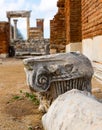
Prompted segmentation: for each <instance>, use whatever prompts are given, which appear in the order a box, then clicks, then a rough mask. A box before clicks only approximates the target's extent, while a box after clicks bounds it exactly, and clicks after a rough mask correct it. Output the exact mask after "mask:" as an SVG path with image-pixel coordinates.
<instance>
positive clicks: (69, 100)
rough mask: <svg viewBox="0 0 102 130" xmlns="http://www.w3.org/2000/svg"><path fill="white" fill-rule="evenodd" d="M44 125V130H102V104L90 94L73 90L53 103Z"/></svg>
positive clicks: (44, 117) (43, 120)
mask: <svg viewBox="0 0 102 130" xmlns="http://www.w3.org/2000/svg"><path fill="white" fill-rule="evenodd" d="M42 123H43V126H44V130H101V129H102V104H101V103H99V102H98V101H97V100H95V99H94V98H93V97H92V96H91V95H90V94H89V93H85V92H82V91H79V90H71V91H68V92H66V93H65V94H63V95H60V96H59V97H58V98H57V99H56V100H55V101H54V102H53V103H52V105H51V106H50V108H49V110H48V113H47V114H45V115H44V116H43V117H42Z"/></svg>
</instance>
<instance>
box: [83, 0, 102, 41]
mask: <svg viewBox="0 0 102 130" xmlns="http://www.w3.org/2000/svg"><path fill="white" fill-rule="evenodd" d="M97 35H102V0H82V38H83V39H85V38H90V37H94V36H97Z"/></svg>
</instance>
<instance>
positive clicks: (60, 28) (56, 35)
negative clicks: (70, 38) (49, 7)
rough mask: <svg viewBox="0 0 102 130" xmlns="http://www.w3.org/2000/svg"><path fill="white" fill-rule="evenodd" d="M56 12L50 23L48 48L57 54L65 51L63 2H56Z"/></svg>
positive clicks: (61, 0)
mask: <svg viewBox="0 0 102 130" xmlns="http://www.w3.org/2000/svg"><path fill="white" fill-rule="evenodd" d="M57 7H58V12H57V14H56V15H55V16H54V18H53V20H51V21H50V27H51V28H50V30H51V32H50V48H51V49H52V48H54V49H56V50H57V52H63V51H65V45H66V31H65V29H66V28H65V0H59V1H58V2H57Z"/></svg>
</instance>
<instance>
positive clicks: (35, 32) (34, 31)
mask: <svg viewBox="0 0 102 130" xmlns="http://www.w3.org/2000/svg"><path fill="white" fill-rule="evenodd" d="M43 22H44V20H43V19H36V27H30V28H29V39H35V40H38V39H42V38H43V37H44V29H43V28H44V27H43V26H44V25H43Z"/></svg>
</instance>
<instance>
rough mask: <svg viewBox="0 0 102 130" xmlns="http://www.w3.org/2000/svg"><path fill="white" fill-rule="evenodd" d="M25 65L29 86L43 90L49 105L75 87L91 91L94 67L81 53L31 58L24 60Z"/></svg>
mask: <svg viewBox="0 0 102 130" xmlns="http://www.w3.org/2000/svg"><path fill="white" fill-rule="evenodd" d="M24 65H25V72H26V76H27V84H28V86H29V87H30V88H31V89H32V90H35V91H38V92H41V95H42V96H40V98H42V97H43V98H44V100H48V104H49V105H50V104H51V102H52V101H53V100H54V99H55V98H56V97H58V95H60V94H62V93H65V92H66V91H69V90H71V89H73V88H77V89H79V90H83V91H84V90H85V91H89V92H91V78H92V75H93V68H92V66H91V63H90V61H89V60H88V58H87V57H85V56H84V55H82V54H80V53H76V52H71V53H62V54H53V55H47V56H41V57H35V58H29V59H25V60H24ZM43 98H42V99H43ZM42 102H43V101H42ZM45 102H46V101H45ZM42 104H43V103H42Z"/></svg>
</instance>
